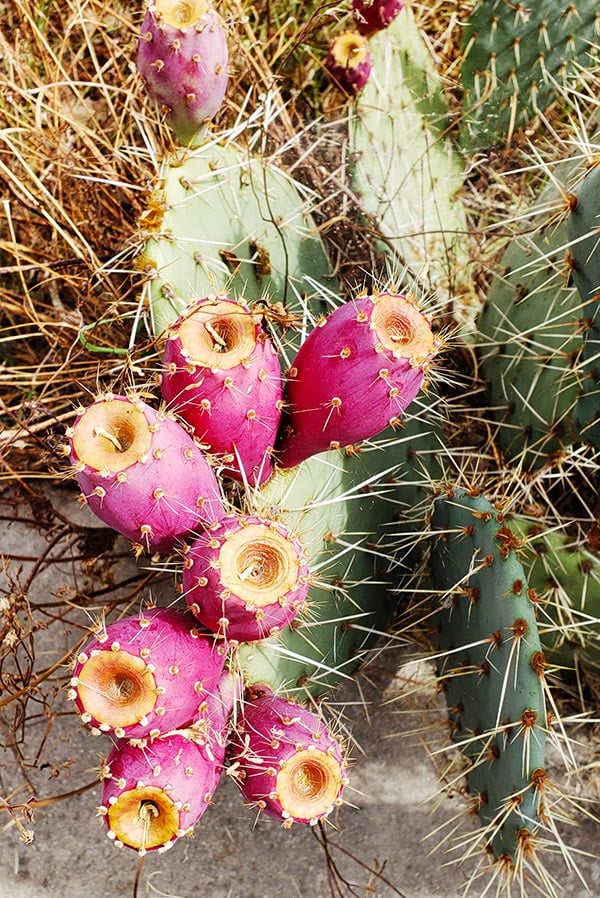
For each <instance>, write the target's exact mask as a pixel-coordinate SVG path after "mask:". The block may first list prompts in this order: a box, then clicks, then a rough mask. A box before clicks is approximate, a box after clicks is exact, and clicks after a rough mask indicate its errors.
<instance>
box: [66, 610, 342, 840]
mask: <svg viewBox="0 0 600 898" xmlns="http://www.w3.org/2000/svg"><path fill="white" fill-rule="evenodd" d="M225 658H226V652H225V651H224V647H223V646H222V645H221V644H220V643H219V640H218V639H217V638H216V637H215V636H214V635H212V634H210V633H208V632H206V631H203V630H202V629H200V628H198V627H197V621H195V619H194V617H193V616H192V615H191V614H189V613H186V612H180V611H176V610H173V609H167V608H153V609H146V610H145V611H144V612H142V613H140V614H139V615H137V616H132V617H127V618H123V619H121V620H118V621H114V622H113V623H111V624H109V625H108V626H106V627H104V628H103V629H102V630H101V631H100V632H98V633H97V634H96V636H95V637H94V638H93V639H92V640H91V641H90V642H89V643H88V644H87V645H86V647H85V648H84V650H83V651H82V652H81V653H80V654H79V656H78V657H77V659H76V662H75V667H74V670H73V676H72V680H71V692H70V696H71V698H72V699H73V700H74V701H75V703H76V705H77V708H78V709H79V711H80V713H81V716H82V719H83V720H84V722H85V723H87V724H88V725H89V726H90V727H91V728H92V732H94V733H95V734H100V733H107V734H110V735H111V736H112V737H113V747H112V749H111V751H110V753H109V755H108V757H107V758H106V760H105V762H104V765H103V768H102V774H101V775H102V780H103V789H102V803H101V805H100V808H99V812H100V815H101V816H102V818H103V819H104V821H105V823H106V827H107V830H108V835H109V837H110V838H111V839H112V840H113V841H114V844H115V845H117V846H119V847H121V846H123V845H126V846H129V847H131V848H134V849H136V850H137V851H138V852H139V853H140V854H145V853H146V852H147V851H152V850H158V851H165V850H166V849H167V848H170V847H171V846H172V845H173V843H174V842H175V841H176V840H177V839H178V838H179V837H180V836H183V835H188V834H190V833H191V832H192V830H193V828H194V826H195V825H196V823H197V822H198V820H199V819H200V817H201V816H202V815H203V813H204V812H205V810H206V809H207V807H208V806H209V804H210V803H211V801H212V796H213V794H214V791H215V789H216V787H217V785H218V782H219V779H220V777H221V774H222V772H223V769H224V765H225V763H226V755H227V763H228V764H229V770H230V771H232V772H233V773H234V775H235V779H236V781H237V782H238V784H239V786H240V789H241V791H242V794H243V796H244V798H245V800H246V801H247V802H249V803H250V804H252V805H253V806H255V807H257V808H259V809H260V810H262V811H265V812H266V813H268V814H269V815H271V816H273V817H275V818H277V819H279V820H280V821H281V822H282V823H283V825H284V826H285V825H288V826H289V825H291V824H292V823H294V822H296V823H309V824H314V823H316V822H317V821H318V820H320V819H321V818H323V817H324V816H326V815H327V814H329V813H330V812H331V810H332V809H333V808H334V807H336V806H337V805H338V804H339V803H340V802H341V795H342V790H343V788H344V785H345V784H346V762H345V759H344V754H343V750H342V746H341V744H340V742H339V741H338V740H337V739H336V738H335V737H334V736H333V735H332V734H331V733H330V731H329V730H328V729H327V727H326V726H325V724H324V723H323V721H322V720H321V719H320V717H319V716H317V715H316V714H315V713H314V712H312V711H310V710H309V709H307V708H305V707H303V706H302V705H300V704H298V703H296V702H293V701H291V700H289V699H285V698H281V697H277V696H275V695H273V694H272V692H270V690H269V689H268V688H266V687H264V688H257V687H255V688H254V689H253V690H247V692H246V695H245V697H244V701H243V704H242V705H241V709H240V713H239V716H238V715H237V713H234V709H236V698H237V693H238V687H237V684H236V680H235V678H234V676H233V674H231V673H230V672H229V671H228V670H227V669H226V667H225ZM236 717H237V721H236ZM234 721H236V722H235V723H234Z"/></svg>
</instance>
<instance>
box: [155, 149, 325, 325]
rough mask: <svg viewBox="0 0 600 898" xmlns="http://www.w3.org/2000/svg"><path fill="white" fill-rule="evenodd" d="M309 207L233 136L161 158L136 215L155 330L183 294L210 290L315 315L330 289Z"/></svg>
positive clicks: (179, 306) (182, 303)
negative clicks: (144, 209) (154, 180)
mask: <svg viewBox="0 0 600 898" xmlns="http://www.w3.org/2000/svg"><path fill="white" fill-rule="evenodd" d="M313 203H314V197H313V196H312V194H311V193H310V191H308V190H302V189H301V188H300V187H299V186H298V185H297V183H296V182H295V181H294V180H293V179H292V178H291V177H289V176H288V175H286V174H285V173H284V172H283V171H282V170H281V169H279V168H277V167H276V166H275V165H274V164H272V163H269V162H263V160H262V159H260V158H259V157H255V156H251V155H250V154H249V151H248V150H246V149H243V148H241V147H240V146H238V145H236V144H234V143H233V142H229V143H225V144H224V145H221V144H219V143H216V142H211V143H207V144H204V145H203V146H201V147H199V148H198V149H196V150H194V151H187V152H184V151H182V152H181V153H180V154H179V155H177V156H174V157H169V158H168V159H166V160H165V162H164V163H163V166H162V169H161V173H160V178H159V182H158V186H157V189H156V190H155V191H154V193H153V195H152V197H151V200H150V202H149V205H148V209H147V212H146V214H145V216H144V218H143V220H142V228H143V230H144V231H145V236H146V242H145V245H144V248H143V251H142V254H141V257H140V260H139V265H140V267H142V268H143V269H144V270H145V272H146V274H147V278H148V280H147V284H146V291H147V298H148V304H149V308H150V314H151V324H152V330H153V331H154V333H155V334H157V335H158V334H160V333H162V332H163V331H164V329H165V328H166V327H167V326H168V325H169V324H171V323H172V322H173V321H174V320H175V319H176V318H177V317H178V316H179V314H180V313H181V312H182V311H183V309H184V308H185V307H186V305H187V304H188V303H189V301H190V299H193V298H202V297H204V296H207V295H209V294H214V293H218V292H228V293H229V295H232V296H234V297H244V298H245V299H246V300H247V301H248V302H251V303H252V302H256V301H259V300H268V301H270V302H271V303H273V304H277V303H281V304H282V306H283V308H284V309H285V310H287V311H291V312H292V313H296V314H298V315H300V318H301V320H302V318H304V321H305V324H306V321H307V320H308V321H310V316H311V314H312V315H314V317H318V316H319V315H320V314H322V313H323V312H324V311H325V310H326V309H327V304H326V301H325V299H326V298H327V297H329V296H330V295H333V296H337V295H338V293H339V285H338V282H337V279H336V278H335V277H334V275H333V272H332V269H331V265H330V263H329V260H328V257H327V254H326V252H325V249H324V245H323V242H322V240H321V238H320V236H319V234H318V232H317V230H316V227H315V224H314V222H313V220H312V219H311V217H310V209H311V206H312V205H313ZM309 310H310V311H309Z"/></svg>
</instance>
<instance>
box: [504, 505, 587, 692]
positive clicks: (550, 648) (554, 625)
mask: <svg viewBox="0 0 600 898" xmlns="http://www.w3.org/2000/svg"><path fill="white" fill-rule="evenodd" d="M510 527H511V529H512V530H514V531H515V532H516V533H517V534H518V535H519V536H520V537H521V539H522V540H523V545H522V547H521V549H520V550H519V553H520V556H521V559H522V562H523V567H524V568H525V571H526V572H527V580H528V583H529V587H530V588H531V589H534V590H535V592H536V594H537V596H538V599H539V614H538V617H539V625H540V638H541V640H542V643H543V646H544V651H545V653H546V655H547V657H548V660H549V661H550V662H551V663H552V664H553V665H557V666H560V667H562V668H564V669H565V671H564V672H565V673H566V674H568V672H569V671H575V670H582V671H586V670H593V671H600V559H599V558H598V556H597V555H595V554H594V553H593V552H590V551H589V550H588V549H586V548H585V547H584V546H581V545H579V544H578V543H577V542H574V541H573V540H572V539H570V538H569V537H568V536H565V535H564V534H563V533H559V532H556V531H548V530H547V529H545V528H544V527H543V526H542V525H541V524H540V522H539V521H532V520H527V519H525V518H519V517H515V518H511V520H510Z"/></svg>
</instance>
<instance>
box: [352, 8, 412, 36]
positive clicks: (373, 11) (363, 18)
mask: <svg viewBox="0 0 600 898" xmlns="http://www.w3.org/2000/svg"><path fill="white" fill-rule="evenodd" d="M403 6H404V3H403V0H353V2H352V10H353V13H354V20H355V22H356V27H357V28H358V31H359V32H360V34H362V35H364V37H370V35H372V34H375V32H377V31H383V29H384V28H387V27H388V25H391V23H392V22H393V21H394V19H395V18H396V16H397V15H398V13H399V12H400V10H401V9H402V7H403Z"/></svg>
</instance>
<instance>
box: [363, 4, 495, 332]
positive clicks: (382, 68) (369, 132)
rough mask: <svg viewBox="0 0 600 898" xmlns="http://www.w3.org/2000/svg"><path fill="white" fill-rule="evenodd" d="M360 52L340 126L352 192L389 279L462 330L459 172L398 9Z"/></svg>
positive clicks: (466, 300)
mask: <svg viewBox="0 0 600 898" xmlns="http://www.w3.org/2000/svg"><path fill="white" fill-rule="evenodd" d="M370 44H371V53H372V56H373V71H372V73H371V78H370V79H369V82H368V84H367V86H366V87H365V89H364V91H363V92H362V93H361V95H360V97H359V98H358V101H357V103H356V105H355V107H354V113H353V116H352V120H351V123H350V135H349V139H350V151H351V154H352V159H353V172H352V187H353V190H354V191H355V192H356V193H357V195H358V197H359V200H360V204H361V208H362V210H363V212H364V214H365V216H366V217H367V219H368V221H369V223H370V224H371V226H372V227H373V226H374V227H375V229H376V232H377V233H378V234H379V236H380V238H381V241H380V248H383V249H384V250H385V251H386V252H388V253H389V254H390V267H391V268H392V270H394V271H395V272H396V271H398V270H402V269H403V268H404V267H407V268H408V270H409V272H410V274H411V276H413V277H415V276H416V277H418V278H420V279H421V281H422V282H423V283H424V284H425V285H426V287H427V288H428V289H437V290H438V291H440V295H441V296H442V297H443V298H445V299H447V298H448V297H449V296H450V295H452V297H453V301H454V311H455V313H456V314H457V316H458V318H459V319H460V321H461V323H466V322H471V323H472V318H473V314H474V309H475V308H476V307H477V300H476V298H475V296H474V291H473V286H472V283H471V281H470V278H469V264H468V239H467V233H468V227H467V219H466V214H465V210H464V208H463V206H462V204H461V200H460V196H459V191H460V190H461V188H462V185H463V165H462V161H461V159H460V157H459V155H458V154H457V152H456V150H455V149H454V148H453V147H452V145H451V143H450V142H449V141H448V140H447V138H446V136H445V131H446V129H447V128H448V125H449V117H448V107H447V105H446V100H445V98H444V95H443V92H442V88H441V82H440V80H439V77H438V75H437V73H436V69H435V65H434V61H433V57H432V56H431V54H430V52H429V50H428V48H427V47H426V45H425V43H424V41H423V38H422V36H421V33H420V31H419V28H418V26H417V25H416V23H415V20H414V17H413V14H412V12H411V10H410V9H408V8H407V7H405V8H404V9H402V11H401V12H400V13H399V15H398V16H397V18H396V19H395V21H394V22H393V23H392V24H391V25H390V26H389V28H387V29H386V30H385V31H382V32H380V33H379V34H377V35H375V36H374V37H373V38H372V39H371V41H370Z"/></svg>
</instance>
